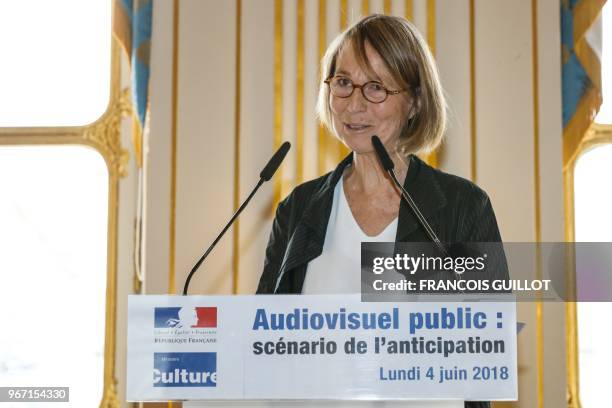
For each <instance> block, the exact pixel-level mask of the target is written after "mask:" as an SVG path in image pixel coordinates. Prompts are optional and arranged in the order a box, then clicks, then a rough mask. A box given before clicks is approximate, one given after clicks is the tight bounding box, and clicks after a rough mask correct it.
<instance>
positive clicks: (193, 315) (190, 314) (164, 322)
mask: <svg viewBox="0 0 612 408" xmlns="http://www.w3.org/2000/svg"><path fill="white" fill-rule="evenodd" d="M154 313H155V316H154V326H155V328H156V329H165V328H215V327H217V308H216V307H156V308H155V312H154Z"/></svg>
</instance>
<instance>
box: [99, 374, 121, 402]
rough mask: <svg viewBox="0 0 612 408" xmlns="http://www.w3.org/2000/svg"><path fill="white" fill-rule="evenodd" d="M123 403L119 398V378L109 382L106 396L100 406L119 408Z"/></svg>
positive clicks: (105, 391)
mask: <svg viewBox="0 0 612 408" xmlns="http://www.w3.org/2000/svg"><path fill="white" fill-rule="evenodd" d="M120 406H121V403H120V402H119V398H117V380H114V382H113V383H111V384H109V385H108V386H106V387H105V389H104V397H103V398H102V402H100V408H119V407H120Z"/></svg>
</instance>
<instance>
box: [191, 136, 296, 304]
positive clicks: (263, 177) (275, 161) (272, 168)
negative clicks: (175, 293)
mask: <svg viewBox="0 0 612 408" xmlns="http://www.w3.org/2000/svg"><path fill="white" fill-rule="evenodd" d="M290 148H291V143H289V142H285V143H283V144H282V145H281V147H280V148H279V149H278V150H277V151H276V153H274V155H273V156H272V158H271V159H270V161H268V164H266V167H264V168H263V170H262V171H261V173H259V182H257V185H256V186H255V188H253V191H251V194H249V196H248V197H247V199H246V200H245V201H244V202H243V203H242V205H241V206H240V207H239V208H238V210H236V212H235V213H234V215H232V218H230V220H229V221H228V222H227V224H226V225H225V227H224V228H223V230H221V232H220V233H219V235H217V238H215V240H214V241H213V243H212V244H210V246H209V247H208V249H207V250H206V252H204V255H202V256H201V257H200V259H199V260H198V262H196V264H195V265H194V266H193V268H191V272H189V275H188V276H187V279H186V280H185V286H183V296H184V295H186V294H187V291H188V290H189V282H191V278H193V275H194V274H195V273H196V271H197V270H198V268H199V267H200V265H202V262H204V260H205V259H206V257H207V256H208V254H210V252H211V251H212V250H213V248H214V247H215V245H217V243H218V242H219V240H220V239H221V237H223V235H224V234H225V232H226V231H227V230H228V229H229V227H231V225H232V224H233V223H234V221H235V220H236V218H238V216H239V215H240V213H241V212H242V210H244V209H245V208H246V206H247V205H248V204H249V201H251V198H253V196H254V195H255V193H256V192H257V190H259V187H261V185H262V184H263V183H264V182H266V181H269V180H270V179H271V178H272V176H273V175H274V173H276V170H278V168H279V167H280V165H281V163H282V162H283V160H284V159H285V156H287V152H288V151H289V149H290Z"/></svg>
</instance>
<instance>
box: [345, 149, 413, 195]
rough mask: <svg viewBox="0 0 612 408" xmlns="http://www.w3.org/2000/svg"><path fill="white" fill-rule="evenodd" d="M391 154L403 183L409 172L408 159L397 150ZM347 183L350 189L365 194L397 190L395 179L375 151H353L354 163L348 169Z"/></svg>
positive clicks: (396, 171)
mask: <svg viewBox="0 0 612 408" xmlns="http://www.w3.org/2000/svg"><path fill="white" fill-rule="evenodd" d="M389 156H390V158H391V160H392V161H393V164H394V165H395V169H394V171H395V174H396V176H397V179H398V181H399V182H400V183H401V184H402V185H403V184H404V180H405V179H406V175H407V174H408V160H407V159H406V158H404V157H402V156H401V155H400V154H399V153H398V152H397V151H395V152H390V153H389ZM346 183H347V184H348V187H349V188H350V189H352V190H357V191H359V192H360V193H365V194H371V193H379V192H381V191H382V192H384V191H388V192H391V191H396V187H395V185H393V180H391V177H390V176H389V174H387V172H386V171H385V170H384V169H383V167H382V165H381V164H380V160H379V159H378V156H377V155H376V153H375V152H369V153H355V152H353V164H352V166H351V167H349V168H348V169H347V174H346Z"/></svg>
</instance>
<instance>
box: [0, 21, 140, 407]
mask: <svg viewBox="0 0 612 408" xmlns="http://www.w3.org/2000/svg"><path fill="white" fill-rule="evenodd" d="M111 20H112V19H111ZM111 27H112V25H111ZM110 68H111V76H110V78H111V80H110V96H109V102H108V106H107V108H106V111H105V112H104V113H103V114H102V116H100V118H98V119H97V120H96V121H95V122H93V123H91V124H89V125H86V126H70V127H19V128H0V146H5V145H68V144H70V145H85V146H89V147H92V148H93V149H95V150H96V151H98V152H99V153H100V154H101V155H102V157H103V158H104V161H105V162H106V165H107V168H108V183H109V184H108V192H109V193H108V238H107V274H106V319H105V340H104V390H103V397H102V401H101V402H100V406H101V407H108V408H114V407H119V406H120V403H119V399H118V397H117V389H116V385H117V379H116V378H115V349H116V320H117V231H118V228H117V227H118V225H117V221H118V204H119V180H120V178H122V177H124V176H125V175H126V174H127V172H126V166H127V163H128V158H129V156H128V151H127V150H126V149H124V148H123V147H122V146H121V121H122V118H124V117H128V116H131V114H132V105H131V102H130V97H129V89H124V90H121V75H120V72H121V55H120V49H119V46H118V45H117V44H116V41H115V39H114V37H113V38H112V40H111V67H110Z"/></svg>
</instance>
